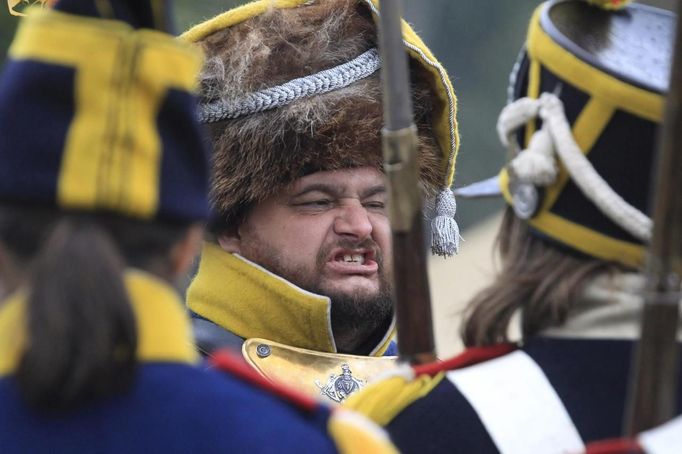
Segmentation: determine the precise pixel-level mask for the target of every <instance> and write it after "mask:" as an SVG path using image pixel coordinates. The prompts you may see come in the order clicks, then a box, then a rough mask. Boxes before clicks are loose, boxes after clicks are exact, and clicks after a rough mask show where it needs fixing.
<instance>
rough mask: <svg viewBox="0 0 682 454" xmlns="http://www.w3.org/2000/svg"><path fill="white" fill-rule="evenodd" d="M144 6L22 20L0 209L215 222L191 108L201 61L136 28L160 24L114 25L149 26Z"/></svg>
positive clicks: (2, 89)
mask: <svg viewBox="0 0 682 454" xmlns="http://www.w3.org/2000/svg"><path fill="white" fill-rule="evenodd" d="M136 3H139V4H140V5H138V6H135V4H136ZM142 4H146V5H147V6H146V7H147V8H149V4H148V2H95V1H75V0H64V1H62V2H60V3H58V4H57V6H56V7H55V9H54V10H51V9H35V10H33V11H31V12H29V14H28V17H26V18H25V19H23V21H22V23H21V24H20V26H19V29H18V31H17V34H16V37H15V39H14V42H13V43H12V45H11V47H10V49H9V53H8V57H9V58H8V61H7V62H6V65H5V68H4V71H3V73H2V75H1V77H0V125H2V128H3V130H2V133H1V134H0V200H2V201H3V202H6V203H8V202H9V203H12V202H22V203H36V204H41V205H47V206H57V207H59V208H61V209H65V210H76V211H104V212H111V213H116V214H120V215H124V216H128V217H133V218H138V219H142V220H152V219H164V220H170V221H192V220H201V219H205V218H207V216H208V203H207V193H208V152H207V150H206V149H205V145H204V143H203V138H202V135H201V133H200V130H199V126H198V123H197V121H196V103H195V100H194V97H193V92H194V91H195V88H196V76H197V74H198V71H199V69H200V67H201V64H202V57H201V55H200V53H199V52H197V50H196V49H193V48H191V47H190V46H188V45H186V44H184V43H181V42H178V41H177V40H176V39H174V38H173V37H172V36H170V35H168V34H166V33H162V32H159V31H156V30H152V29H151V28H136V27H138V26H139V27H145V26H149V27H151V26H152V25H153V24H145V23H137V24H135V23H134V22H132V23H133V24H134V25H131V23H128V22H130V21H126V22H124V21H121V20H117V19H119V18H121V17H122V18H123V19H127V16H126V14H125V12H126V11H128V12H129V13H130V12H132V13H133V14H130V17H138V18H139V17H144V15H142V16H141V15H139V14H135V13H136V12H135V11H133V10H135V8H142V6H141V5H142ZM150 17H151V16H150ZM143 22H144V21H143Z"/></svg>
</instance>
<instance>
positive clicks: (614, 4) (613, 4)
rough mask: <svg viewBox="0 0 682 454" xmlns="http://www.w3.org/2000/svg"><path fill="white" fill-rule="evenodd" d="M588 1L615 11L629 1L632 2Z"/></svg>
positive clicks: (613, 0)
mask: <svg viewBox="0 0 682 454" xmlns="http://www.w3.org/2000/svg"><path fill="white" fill-rule="evenodd" d="M587 3H589V4H590V5H594V6H598V7H599V8H603V9H608V10H612V11H615V10H619V9H623V8H625V7H626V6H628V4H629V3H632V0H587Z"/></svg>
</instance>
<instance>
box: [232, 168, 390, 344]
mask: <svg viewBox="0 0 682 454" xmlns="http://www.w3.org/2000/svg"><path fill="white" fill-rule="evenodd" d="M386 199H387V193H386V185H385V181H384V175H383V174H382V173H381V172H379V171H378V170H376V169H374V168H372V167H359V168H354V169H344V170H336V171H325V172H316V173H313V174H310V175H306V176H304V177H301V178H299V179H297V180H296V181H295V182H294V183H293V184H292V185H291V186H289V187H288V188H286V189H285V190H284V191H282V192H281V193H280V194H277V195H276V196H274V197H271V198H270V199H268V200H266V201H264V202H262V203H260V204H258V205H256V206H254V207H253V208H252V209H251V210H250V211H249V213H248V214H247V216H246V218H245V220H244V222H243V223H242V224H241V226H240V227H239V228H238V231H237V235H236V236H229V237H228V236H221V237H220V244H221V246H222V247H223V248H224V249H225V250H227V251H229V252H237V253H239V254H240V255H242V256H243V257H245V258H247V259H249V260H251V261H253V262H255V263H258V264H259V265H261V266H263V267H265V268H267V269H268V270H270V271H272V272H273V273H275V274H277V275H279V276H282V277H283V278H285V279H287V280H289V281H290V282H292V283H294V284H296V285H298V286H299V287H301V288H304V289H306V290H308V291H311V292H314V293H318V294H321V295H326V296H328V297H330V298H331V300H332V327H333V329H334V334H335V338H336V341H337V346H339V348H340V349H342V350H346V351H350V350H352V347H353V346H352V345H350V344H353V343H355V344H356V345H357V343H359V342H362V341H363V340H365V338H366V337H367V336H369V335H371V334H372V332H373V331H376V329H377V328H378V327H380V326H382V325H385V323H386V321H387V320H389V319H390V317H391V316H392V302H391V297H390V282H391V279H390V277H391V273H392V270H393V264H392V253H391V228H390V223H389V219H388V213H387V209H386V204H387V200H386ZM363 336H364V337H363ZM344 338H347V339H344ZM343 344H348V345H346V346H345V347H346V348H344V345H343Z"/></svg>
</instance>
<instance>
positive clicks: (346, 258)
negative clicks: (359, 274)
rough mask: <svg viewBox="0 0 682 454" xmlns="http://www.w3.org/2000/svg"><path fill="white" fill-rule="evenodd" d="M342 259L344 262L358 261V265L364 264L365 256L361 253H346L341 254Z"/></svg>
mask: <svg viewBox="0 0 682 454" xmlns="http://www.w3.org/2000/svg"><path fill="white" fill-rule="evenodd" d="M343 261H344V262H346V263H358V264H360V265H364V264H365V256H364V255H362V254H352V255H351V254H346V255H344V256H343Z"/></svg>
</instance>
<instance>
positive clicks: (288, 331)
mask: <svg viewBox="0 0 682 454" xmlns="http://www.w3.org/2000/svg"><path fill="white" fill-rule="evenodd" d="M187 305H188V306H189V308H190V309H191V310H192V311H194V312H195V313H197V314H199V315H200V316H202V317H205V318H207V319H208V320H211V321H212V322H214V323H216V324H218V325H220V326H221V327H223V328H225V329H227V330H229V331H230V332H232V333H234V334H236V335H237V336H239V337H242V338H245V339H248V338H254V337H259V338H265V339H269V340H272V341H275V342H280V343H283V344H287V345H291V346H294V347H299V348H306V349H309V350H316V351H321V352H328V353H336V352H337V350H336V343H335V342H334V335H333V333H332V327H331V301H330V300H329V298H328V297H326V296H322V295H317V294H315V293H311V292H308V291H306V290H303V289H302V288H300V287H297V286H296V285H294V284H292V283H291V282H289V281H287V280H285V279H283V278H281V277H279V276H277V275H275V274H273V273H271V272H270V271H268V270H266V269H265V268H262V267H261V266H259V265H257V264H255V263H253V262H250V261H248V260H247V259H245V258H243V257H240V256H239V255H235V254H230V253H227V252H225V251H223V250H222V249H221V248H220V246H218V245H215V244H213V243H208V242H207V243H205V244H204V248H203V251H202V255H201V264H200V265H199V271H198V272H197V275H196V277H195V278H194V280H193V281H192V284H191V285H190V287H189V289H188V291H187ZM392 335H393V328H392V327H391V328H390V329H389V330H387V332H386V335H385V336H384V338H383V339H382V341H381V342H380V343H379V345H377V346H376V348H375V349H374V350H373V351H372V353H371V355H372V356H381V355H382V354H383V353H384V352H385V351H386V349H387V348H388V346H389V344H390V340H391V337H392Z"/></svg>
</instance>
